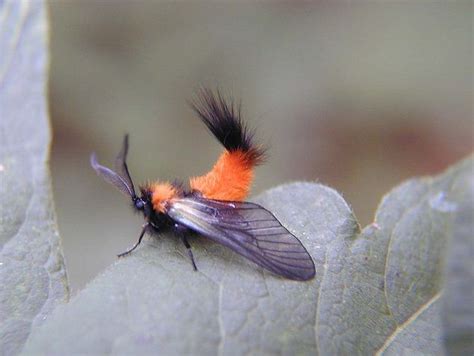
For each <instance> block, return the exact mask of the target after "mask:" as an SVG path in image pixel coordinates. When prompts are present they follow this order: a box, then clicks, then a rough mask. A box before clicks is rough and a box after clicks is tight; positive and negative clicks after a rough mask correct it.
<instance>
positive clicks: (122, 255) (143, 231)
mask: <svg viewBox="0 0 474 356" xmlns="http://www.w3.org/2000/svg"><path fill="white" fill-rule="evenodd" d="M148 226H149V224H148V223H146V224H143V226H142V232H141V233H140V237H139V238H138V241H137V243H136V244H135V245H134V246H133V247H132V248H131V249H130V250H127V251H125V252H123V253H121V254H119V255H117V256H118V257H124V256H127V255H128V254H129V253H130V252H132V251H133V250H135V249H136V248H137V247H138V245H140V243H141V242H142V239H143V236H144V235H145V232H146V230H147V229H148Z"/></svg>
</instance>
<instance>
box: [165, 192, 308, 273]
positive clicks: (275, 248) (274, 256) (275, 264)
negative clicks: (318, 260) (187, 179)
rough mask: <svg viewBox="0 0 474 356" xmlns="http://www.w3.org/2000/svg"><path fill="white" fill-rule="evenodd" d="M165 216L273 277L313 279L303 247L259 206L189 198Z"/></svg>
mask: <svg viewBox="0 0 474 356" xmlns="http://www.w3.org/2000/svg"><path fill="white" fill-rule="evenodd" d="M168 215H169V216H170V217H171V218H172V219H173V220H175V221H176V222H178V223H180V224H182V225H184V226H186V227H188V228H190V229H191V230H193V231H196V232H198V233H200V234H201V235H204V236H206V237H208V238H209V239H211V240H213V241H215V242H218V243H220V244H222V245H224V246H227V247H229V248H230V249H232V250H233V251H234V252H237V253H238V254H240V255H242V256H244V257H246V258H248V259H249V260H251V261H253V262H255V263H256V264H258V265H259V266H261V267H264V268H266V269H267V270H269V271H271V272H273V273H275V274H278V275H280V276H283V277H286V278H289V279H293V280H299V281H306V280H310V279H312V278H313V277H314V276H315V273H316V271H315V266H314V262H313V260H312V258H311V256H310V254H309V253H308V251H307V250H306V249H305V247H304V246H303V244H302V243H301V242H300V241H299V240H298V238H297V237H295V236H294V235H293V234H291V233H290V232H289V231H288V230H287V229H286V228H285V227H284V226H282V225H281V223H280V222H279V221H278V219H277V218H276V217H275V216H274V215H273V214H272V213H271V212H270V211H268V210H266V209H265V208H263V207H262V206H260V205H257V204H254V203H248V202H230V201H219V200H211V199H204V198H197V197H189V198H183V199H178V200H175V201H174V202H173V203H172V204H171V205H170V207H169V210H168Z"/></svg>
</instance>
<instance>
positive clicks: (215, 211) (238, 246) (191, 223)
mask: <svg viewBox="0 0 474 356" xmlns="http://www.w3.org/2000/svg"><path fill="white" fill-rule="evenodd" d="M191 106H192V108H193V109H194V111H195V112H196V113H197V116H198V117H199V118H200V119H201V120H202V122H203V123H204V124H205V125H206V126H207V128H208V129H209V131H210V132H211V133H212V134H213V135H214V136H215V138H217V140H218V141H219V142H220V143H221V144H222V145H223V146H224V148H225V150H224V152H223V153H222V154H221V155H220V156H219V158H218V160H217V162H216V163H215V165H214V167H213V168H212V169H211V170H210V171H209V172H208V173H207V174H205V175H202V176H198V177H194V178H191V179H190V180H189V184H188V186H189V188H185V187H184V185H183V184H181V183H178V182H160V181H156V182H154V183H150V184H146V185H142V186H140V187H139V192H140V193H139V194H137V193H136V191H135V186H134V184H133V181H132V179H131V177H130V173H129V170H128V167H127V162H126V160H127V152H128V135H125V138H124V140H123V144H122V149H121V150H120V152H119V154H118V156H117V158H116V160H115V171H113V170H111V169H110V168H107V167H105V166H102V165H101V164H99V163H98V161H97V156H96V155H95V153H92V155H91V157H90V163H91V166H92V168H93V169H94V170H95V171H96V173H97V174H98V175H99V176H100V177H102V178H103V179H104V180H105V181H107V182H108V183H110V184H112V185H113V186H115V187H116V188H117V189H118V190H120V191H121V192H122V193H123V194H125V195H126V196H128V197H129V198H130V199H131V200H132V203H133V208H134V209H136V210H137V211H139V212H141V213H143V217H144V219H145V223H144V224H143V227H142V230H141V233H140V236H139V238H138V241H137V242H136V244H135V245H134V246H133V247H132V248H131V249H129V250H128V251H126V252H124V253H121V254H120V255H118V256H119V257H123V256H126V255H128V254H130V253H131V252H132V251H134V250H135V249H136V248H137V247H138V246H139V245H140V243H141V241H142V239H143V236H144V235H145V234H146V233H148V234H152V235H153V234H161V233H165V232H169V231H172V232H174V236H176V237H177V238H180V239H181V240H182V242H183V243H184V246H185V247H186V249H187V252H188V255H189V258H190V261H191V263H192V266H193V268H194V270H197V267H196V263H195V260H194V256H193V252H192V249H191V245H190V243H189V240H188V238H189V237H190V236H191V235H196V234H198V235H201V236H204V237H206V238H208V239H211V240H212V241H215V242H217V243H220V244H222V245H224V246H226V247H228V248H230V249H231V250H233V251H234V252H236V253H238V254H240V255H242V256H244V257H245V258H247V259H249V260H250V261H252V262H254V263H256V264H257V265H259V266H261V267H263V268H265V269H267V270H268V271H271V272H273V273H275V274H277V275H280V276H282V277H285V278H288V279H292V280H299V281H306V280H309V279H312V278H313V277H314V275H315V267H314V263H313V260H312V258H311V256H310V254H309V253H308V251H307V250H306V249H305V247H304V246H303V245H302V244H301V242H300V241H299V240H298V239H297V238H296V237H295V236H294V235H293V234H291V233H290V232H289V231H288V230H287V229H286V228H285V227H284V226H283V225H282V224H281V223H280V222H279V221H278V220H277V218H276V217H275V216H274V215H273V214H272V213H271V212H270V211H268V210H267V209H265V208H264V207H262V206H260V205H258V204H255V203H250V202H245V201H244V199H245V198H246V196H247V195H248V193H249V189H250V185H251V183H252V180H253V176H254V172H253V171H254V168H255V167H256V166H257V165H259V164H261V163H262V162H263V160H264V156H265V150H264V149H262V148H261V146H258V145H256V144H255V142H254V132H253V131H251V130H249V129H248V127H247V125H246V124H245V123H244V122H243V120H242V118H241V111H240V105H239V107H238V108H236V107H235V105H234V102H233V101H232V100H230V101H229V100H226V99H224V97H223V96H222V95H221V94H220V93H219V92H218V91H217V92H214V91H212V90H209V89H202V90H201V91H200V92H199V94H198V95H197V99H196V100H195V101H194V102H192V103H191Z"/></svg>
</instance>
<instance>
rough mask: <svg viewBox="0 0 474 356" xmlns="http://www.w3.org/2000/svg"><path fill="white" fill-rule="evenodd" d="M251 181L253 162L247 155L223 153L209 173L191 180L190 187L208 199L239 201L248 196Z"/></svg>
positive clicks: (234, 152)
mask: <svg viewBox="0 0 474 356" xmlns="http://www.w3.org/2000/svg"><path fill="white" fill-rule="evenodd" d="M252 180H253V162H252V159H251V158H249V155H248V153H245V152H242V151H240V150H236V151H232V152H229V151H225V152H224V153H222V154H221V155H220V157H219V159H218V160H217V162H216V164H215V165H214V167H213V168H212V170H211V171H210V172H209V173H207V174H206V175H204V176H200V177H194V178H191V179H190V186H191V188H192V189H193V190H197V191H199V192H201V193H202V194H203V196H204V197H205V198H208V199H216V200H234V201H241V200H243V199H245V197H246V196H247V195H248V193H249V190H250V185H251V184H252Z"/></svg>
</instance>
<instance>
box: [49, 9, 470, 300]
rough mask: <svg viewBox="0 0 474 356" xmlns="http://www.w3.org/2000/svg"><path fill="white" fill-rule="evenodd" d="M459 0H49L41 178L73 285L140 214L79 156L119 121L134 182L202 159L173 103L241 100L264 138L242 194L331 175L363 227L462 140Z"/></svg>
mask: <svg viewBox="0 0 474 356" xmlns="http://www.w3.org/2000/svg"><path fill="white" fill-rule="evenodd" d="M472 7H473V5H472V2H471V1H464V2H442V3H435V2H427V1H418V2H417V1H415V2H403V3H392V2H390V3H388V2H379V3H377V2H362V1H361V2H348V3H345V4H343V3H338V4H335V3H332V4H329V3H323V2H321V3H320V2H314V3H303V2H298V1H294V2H293V1H288V2H280V3H278V4H276V3H275V4H272V3H261V4H250V3H229V4H224V3H210V2H209V3H207V2H203V3H194V2H193V3H186V2H180V3H166V2H158V1H142V2H140V1H122V2H108V1H95V2H93V1H87V2H79V1H52V2H50V3H49V10H50V11H49V12H50V22H51V30H50V31H51V41H50V45H51V66H50V82H49V95H50V110H51V117H52V126H53V132H54V141H53V147H52V159H51V160H52V162H51V164H52V173H53V188H54V193H55V200H56V207H57V212H58V220H59V229H60V232H61V235H62V238H63V242H64V250H65V256H66V262H67V264H68V271H69V278H70V284H71V287H72V291H73V293H74V292H77V291H78V290H79V289H80V288H82V287H83V286H84V285H85V284H86V283H87V282H88V281H90V280H91V279H92V278H93V277H94V276H95V275H97V274H98V273H99V272H100V271H101V270H103V269H104V268H105V267H106V266H108V265H109V264H111V263H113V262H114V261H115V260H116V254H117V253H120V252H123V251H124V250H126V249H127V248H129V247H130V246H131V245H132V244H133V243H135V241H136V239H137V237H138V234H139V232H140V226H141V224H142V218H141V217H139V216H136V215H134V214H133V213H132V212H131V208H130V204H129V202H128V201H127V199H126V198H125V197H124V196H122V195H121V194H120V193H119V192H118V191H116V190H115V189H114V188H113V187H111V186H109V185H107V184H106V183H104V182H103V181H102V180H101V179H100V178H99V177H97V176H96V175H95V173H94V172H93V170H92V169H91V168H90V167H89V155H90V153H91V152H92V151H96V152H97V154H98V156H99V159H100V161H101V163H103V164H105V165H112V164H113V160H114V158H115V155H116V154H117V152H118V150H119V149H120V145H121V142H122V137H123V135H124V133H127V132H128V133H129V134H130V141H131V142H130V143H131V149H130V153H129V168H130V171H131V174H132V177H133V178H134V180H135V181H136V182H137V183H138V182H144V181H146V180H150V179H174V178H175V177H181V178H183V179H186V178H187V177H189V176H193V175H199V174H202V173H204V172H206V171H207V170H208V169H210V167H211V166H212V164H213V163H214V161H215V159H216V158H217V156H218V155H219V153H220V152H221V150H222V148H221V147H220V146H219V144H218V143H217V141H216V140H215V139H214V138H212V137H211V136H210V135H209V134H208V132H207V131H206V129H205V127H204V125H202V124H201V123H200V121H199V120H198V119H197V118H196V116H195V115H194V114H193V112H192V111H191V110H190V108H189V106H188V105H187V103H186V101H187V100H189V99H191V98H192V97H193V94H195V92H196V89H197V88H199V86H201V85H204V86H208V87H210V88H217V87H219V88H220V89H221V90H222V92H223V93H225V94H227V95H229V96H233V97H235V98H236V99H237V100H241V101H242V106H243V116H244V119H245V120H246V121H248V122H249V123H250V125H251V126H252V127H255V128H256V129H257V137H258V138H259V139H261V140H262V142H264V143H266V144H268V145H269V146H270V159H269V160H268V162H267V163H266V165H264V166H262V167H260V168H259V169H258V170H257V176H256V181H255V185H254V189H253V195H256V194H258V193H260V192H263V191H264V190H266V189H269V188H271V187H274V186H276V185H279V184H282V183H288V182H292V181H298V180H305V181H315V182H320V183H323V184H326V185H329V186H331V187H333V188H335V189H337V190H338V191H339V192H340V193H341V194H343V196H344V197H345V199H346V200H347V201H348V202H349V203H350V204H351V205H352V207H353V209H354V211H355V214H356V215H357V216H358V218H359V220H360V222H361V224H362V225H366V224H368V223H370V222H371V221H372V219H373V214H374V212H375V209H376V207H377V204H378V202H379V201H380V199H381V197H382V196H383V194H384V193H386V192H387V191H388V190H389V189H391V188H392V187H393V186H395V185H397V184H398V183H400V182H401V181H402V180H404V179H407V178H409V177H412V176H417V175H426V174H436V173H438V172H440V171H442V170H444V169H445V168H446V167H447V166H448V165H450V164H452V163H454V162H455V161H457V160H459V159H461V158H463V157H464V156H466V155H468V154H469V153H470V152H471V151H472V150H473V146H474V144H473V102H472V98H473V90H472V89H473V71H472V66H473V57H472V45H473V35H472V23H473V22H472V21H473V19H472V10H473V8H472Z"/></svg>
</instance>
